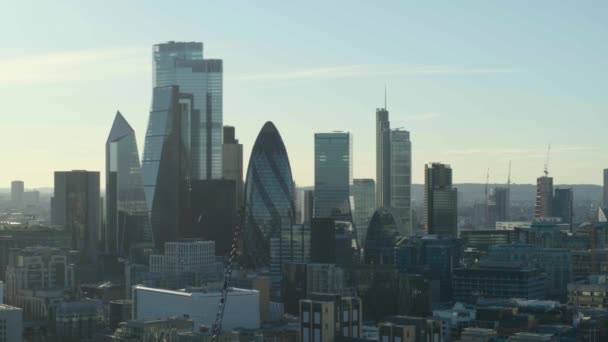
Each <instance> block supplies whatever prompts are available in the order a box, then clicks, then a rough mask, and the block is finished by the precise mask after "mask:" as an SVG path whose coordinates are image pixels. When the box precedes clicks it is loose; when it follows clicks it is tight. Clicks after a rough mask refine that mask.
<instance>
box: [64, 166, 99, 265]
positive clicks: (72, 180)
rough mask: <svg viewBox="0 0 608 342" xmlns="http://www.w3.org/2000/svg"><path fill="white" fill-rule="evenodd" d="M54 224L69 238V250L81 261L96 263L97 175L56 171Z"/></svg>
mask: <svg viewBox="0 0 608 342" xmlns="http://www.w3.org/2000/svg"><path fill="white" fill-rule="evenodd" d="M52 203H53V208H52V212H53V224H55V225H58V226H62V227H64V229H66V230H67V231H69V232H70V234H71V235H72V246H71V247H72V249H74V250H77V251H79V252H80V253H81V256H82V258H83V260H84V261H86V262H88V263H96V262H97V256H98V254H99V252H98V245H99V240H100V225H101V217H100V216H101V215H100V214H101V210H100V197H99V172H92V171H79V170H75V171H66V172H63V171H61V172H60V171H56V172H55V188H54V196H53V202H52Z"/></svg>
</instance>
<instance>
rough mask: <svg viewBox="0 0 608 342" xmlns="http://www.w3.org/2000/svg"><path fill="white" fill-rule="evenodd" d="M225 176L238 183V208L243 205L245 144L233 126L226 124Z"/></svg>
mask: <svg viewBox="0 0 608 342" xmlns="http://www.w3.org/2000/svg"><path fill="white" fill-rule="evenodd" d="M222 167H223V168H224V171H223V178H224V179H230V180H233V181H234V182H235V185H236V189H235V191H236V208H241V207H242V206H243V188H244V186H245V185H244V182H243V144H239V140H238V139H237V138H236V135H235V129H234V127H233V126H224V149H223V163H222Z"/></svg>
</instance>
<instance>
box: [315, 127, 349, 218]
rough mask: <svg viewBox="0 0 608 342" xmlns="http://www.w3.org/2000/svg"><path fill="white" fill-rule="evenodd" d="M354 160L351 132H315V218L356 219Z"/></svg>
mask: <svg viewBox="0 0 608 342" xmlns="http://www.w3.org/2000/svg"><path fill="white" fill-rule="evenodd" d="M352 160H353V140H352V135H351V134H350V133H349V132H332V133H315V202H314V214H313V215H314V217H316V218H333V219H336V220H347V221H352V214H351V199H350V190H351V187H352V184H353V164H352Z"/></svg>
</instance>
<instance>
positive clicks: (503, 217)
mask: <svg viewBox="0 0 608 342" xmlns="http://www.w3.org/2000/svg"><path fill="white" fill-rule="evenodd" d="M492 197H493V199H494V204H495V210H494V217H495V219H496V221H498V222H505V221H509V212H510V211H511V199H510V191H509V188H501V187H496V188H494V192H493V196H492Z"/></svg>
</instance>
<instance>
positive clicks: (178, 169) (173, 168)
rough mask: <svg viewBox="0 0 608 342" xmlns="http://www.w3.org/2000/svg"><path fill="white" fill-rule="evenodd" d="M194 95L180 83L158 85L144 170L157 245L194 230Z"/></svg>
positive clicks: (145, 189) (157, 246)
mask: <svg viewBox="0 0 608 342" xmlns="http://www.w3.org/2000/svg"><path fill="white" fill-rule="evenodd" d="M192 101H193V97H192V95H189V94H184V93H181V92H180V89H179V87H177V86H167V87H156V88H154V92H153V95H152V109H151V111H150V118H149V120H148V129H147V131H146V138H145V146H144V154H143V157H142V172H143V184H144V194H145V196H146V207H147V208H148V210H149V212H150V213H149V216H150V225H151V228H152V234H153V236H154V243H155V246H156V248H158V249H162V248H163V247H164V245H165V242H167V241H174V240H176V239H178V238H180V237H185V236H187V235H188V234H189V231H190V223H191V222H190V211H189V193H188V191H189V188H190V185H189V183H190V179H191V176H190V164H191V163H190V161H191V157H190V156H191V153H192V151H191V150H190V141H191V134H190V132H191V131H192V128H191V122H190V116H191V112H192V106H193V102H192Z"/></svg>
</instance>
